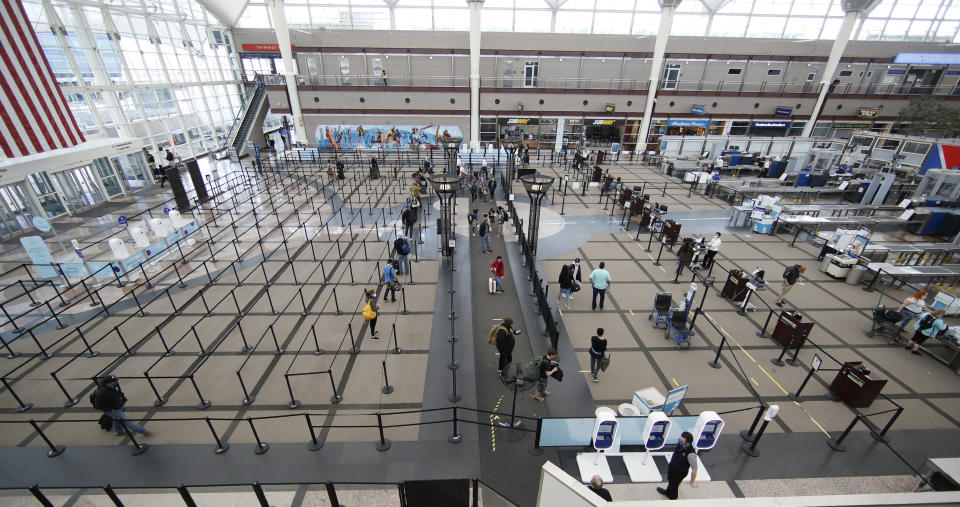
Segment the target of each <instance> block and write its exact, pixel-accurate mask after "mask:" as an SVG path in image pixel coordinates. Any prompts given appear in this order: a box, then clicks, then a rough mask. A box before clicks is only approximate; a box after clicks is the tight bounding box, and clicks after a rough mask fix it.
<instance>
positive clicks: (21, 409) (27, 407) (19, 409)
mask: <svg viewBox="0 0 960 507" xmlns="http://www.w3.org/2000/svg"><path fill="white" fill-rule="evenodd" d="M0 382H3V386H4V387H6V388H7V391H9V392H10V394H11V395H12V396H13V399H15V400H17V404H18V405H20V406H19V407H17V413H18V414H21V413H23V412H26V411H27V410H30V409H31V408H33V403H24V402H23V400H21V399H20V397H19V396H17V393H16V392H15V391H14V390H13V388H12V387H10V384H9V383H7V377H2V378H0Z"/></svg>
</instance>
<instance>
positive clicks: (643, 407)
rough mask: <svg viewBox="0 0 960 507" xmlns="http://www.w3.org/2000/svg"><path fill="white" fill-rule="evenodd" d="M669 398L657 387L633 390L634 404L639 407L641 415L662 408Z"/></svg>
mask: <svg viewBox="0 0 960 507" xmlns="http://www.w3.org/2000/svg"><path fill="white" fill-rule="evenodd" d="M666 401H667V398H666V397H665V396H664V395H663V394H661V393H660V391H658V390H657V388H655V387H648V388H646V389H640V390H638V391H634V392H633V406H635V407H637V410H638V411H639V412H640V415H649V414H650V412H652V411H654V410H657V409H660V408H662V407H663V404H664V403H665V402H666Z"/></svg>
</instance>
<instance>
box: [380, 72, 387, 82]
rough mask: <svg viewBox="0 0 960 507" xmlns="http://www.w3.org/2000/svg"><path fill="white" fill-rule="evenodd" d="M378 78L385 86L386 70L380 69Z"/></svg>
mask: <svg viewBox="0 0 960 507" xmlns="http://www.w3.org/2000/svg"><path fill="white" fill-rule="evenodd" d="M380 79H382V80H383V86H387V71H386V70H381V71H380Z"/></svg>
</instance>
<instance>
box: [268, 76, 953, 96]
mask: <svg viewBox="0 0 960 507" xmlns="http://www.w3.org/2000/svg"><path fill="white" fill-rule="evenodd" d="M261 79H262V80H263V83H264V84H265V85H271V86H281V85H285V84H286V79H285V78H284V76H282V75H279V74H271V75H264V76H262V77H261ZM297 84H298V85H299V86H337V87H345V88H349V87H368V86H381V87H383V86H386V87H391V86H397V87H401V86H416V87H434V88H467V87H469V86H470V79H469V78H468V77H465V76H396V77H394V76H390V75H388V76H387V77H386V78H384V77H383V76H375V75H363V74H360V75H349V76H339V75H323V76H320V75H302V74H301V75H297ZM480 86H481V87H484V88H534V89H536V88H540V89H582V90H630V91H646V90H648V89H649V88H650V80H649V79H647V78H645V77H640V78H631V79H617V78H578V77H538V78H536V79H533V80H528V79H524V76H522V75H518V76H516V77H504V76H484V77H481V78H480ZM821 86H822V85H821V83H820V82H819V81H809V82H807V81H803V82H787V81H743V80H739V79H724V80H704V81H700V80H697V81H692V80H690V81H685V80H669V81H668V80H661V81H660V82H659V83H658V87H659V89H658V92H657V93H664V94H669V93H670V92H697V93H702V94H712V93H740V94H749V95H764V94H771V95H783V94H800V95H804V94H809V95H816V94H818V93H820V89H821ZM831 93H832V94H836V95H960V86H955V85H946V86H917V85H909V84H873V83H869V82H860V83H846V84H841V85H839V86H837V87H836V88H835V89H834V90H833V91H832V92H831Z"/></svg>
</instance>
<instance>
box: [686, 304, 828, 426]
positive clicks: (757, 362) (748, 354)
mask: <svg viewBox="0 0 960 507" xmlns="http://www.w3.org/2000/svg"><path fill="white" fill-rule="evenodd" d="M703 315H704V316H705V317H707V318H708V319H710V322H713V323H714V325H716V326H717V329H719V330H720V332H721V333H723V334H724V336H726V337H727V339H728V340H730V341H732V342H733V343H734V344H736V346H737V348H739V349H740V351H741V352H743V353H744V355H746V356H747V357H748V358H750V360H751V361H753V364H755V365H756V366H757V368H760V370H761V371H762V372H763V373H764V374H766V375H767V377H768V378H769V379H770V380H771V381H772V382H773V383H774V384H776V386H777V387H779V388H780V390H781V391H783V392H784V393H785V394H789V393H787V390H786V389H784V388H783V386H782V385H780V383H779V382H777V380H776V379H774V378H773V375H770V373H769V372H767V370H765V369H764V368H763V366H762V365H761V364H760V362H759V361H757V360H756V359H754V358H753V356H751V355H750V353H749V352H747V351H746V350H745V349H744V348H743V345H740V342H738V341H737V340H736V339H735V338H734V337H733V336H732V335H731V334H730V333H728V332H727V330H726V329H724V328H723V326H721V325H720V324H719V323H718V322H717V321H716V320H714V319H713V317H711V316H710V314H709V313H707V312H703ZM750 380H753V382H754V383H756V382H757V381H756V380H754V379H753V377H750ZM757 385H759V384H757ZM793 403H794V405H796V406H797V407H798V408H799V409H800V411H801V412H803V413H804V415H806V416H807V418H808V419H810V421H811V422H813V424H815V425H816V426H817V428H820V431H822V432H823V433H824V434H825V435H826V436H827V437H828V438H830V433H829V432H828V431H827V430H826V429H824V427H823V426H821V425H820V423H819V422H817V420H816V419H814V417H813V416H812V415H810V412H807V410H806V409H804V408H803V406H801V405H800V404H799V403H797V402H793Z"/></svg>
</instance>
